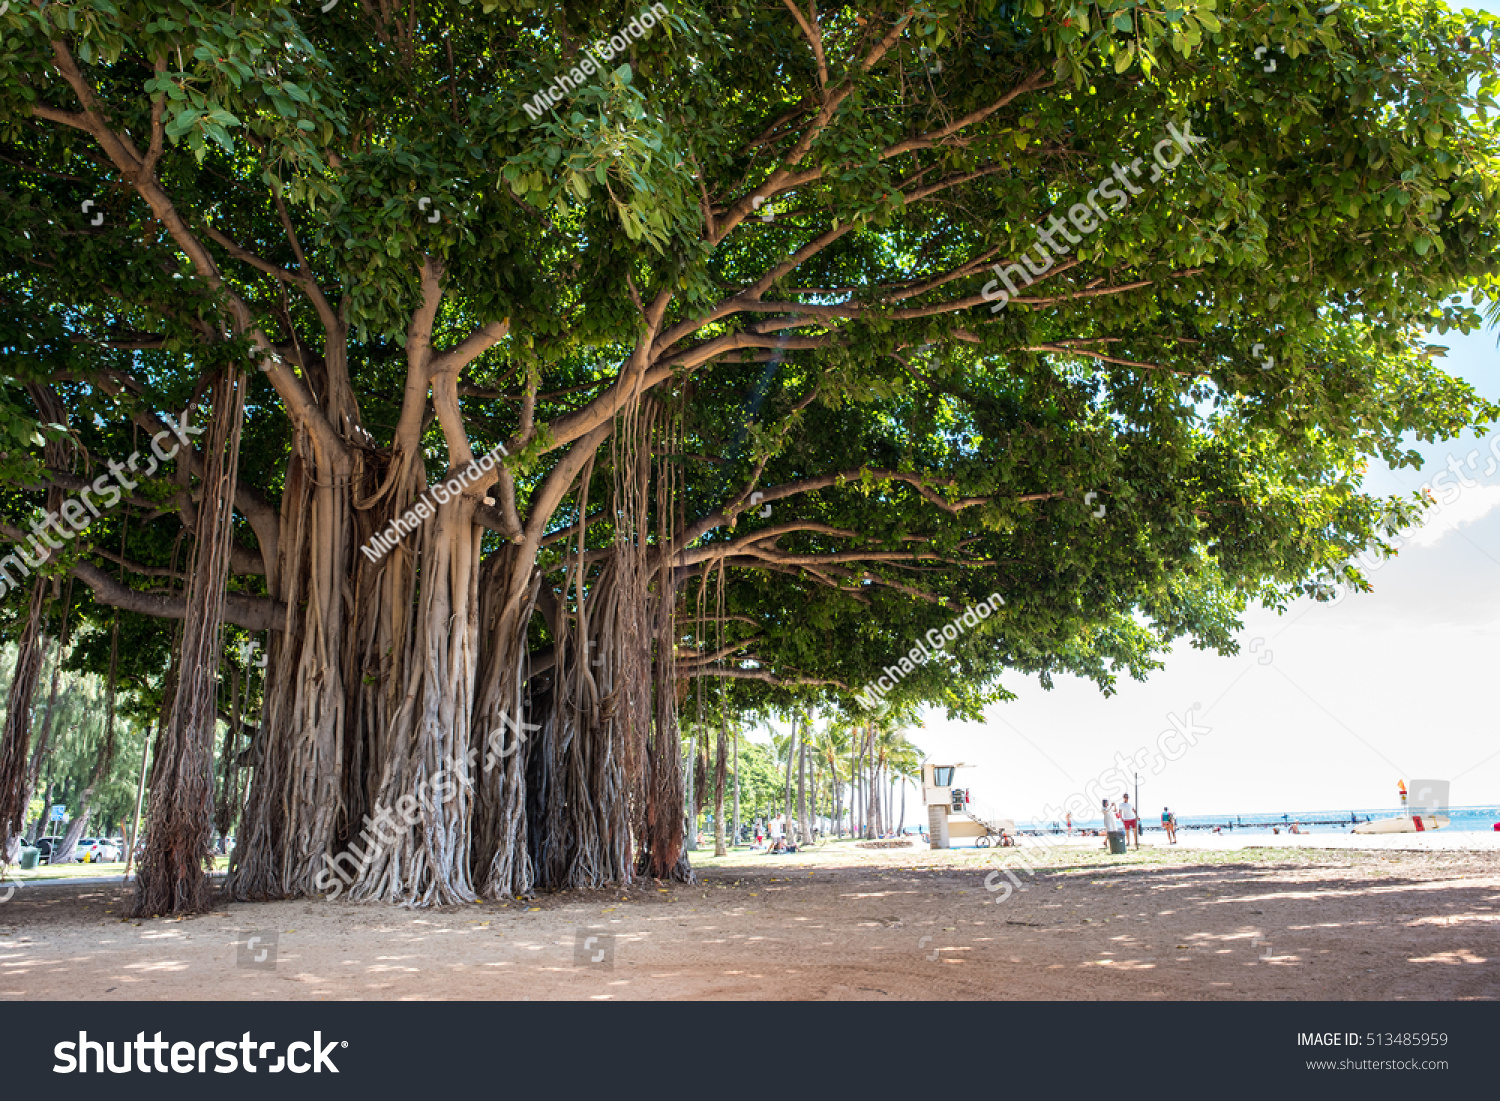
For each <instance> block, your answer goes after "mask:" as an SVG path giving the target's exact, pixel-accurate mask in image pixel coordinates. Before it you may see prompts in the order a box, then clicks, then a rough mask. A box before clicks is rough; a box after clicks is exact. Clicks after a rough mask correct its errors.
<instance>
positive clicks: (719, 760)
mask: <svg viewBox="0 0 1500 1101" xmlns="http://www.w3.org/2000/svg"><path fill="white" fill-rule="evenodd" d="M728 722H729V718H728V716H726V715H725V714H724V707H723V701H722V700H721V701H720V705H719V743H718V752H717V754H715V760H714V855H715V856H728V855H729V850H728V849H727V848H725V847H724V786H725V783H724V782H725V780H727V779H728V769H729V757H728V753H729V738H728V733H727V731H726V730H725V729H724V728H725V726H726V724H727V723H728Z"/></svg>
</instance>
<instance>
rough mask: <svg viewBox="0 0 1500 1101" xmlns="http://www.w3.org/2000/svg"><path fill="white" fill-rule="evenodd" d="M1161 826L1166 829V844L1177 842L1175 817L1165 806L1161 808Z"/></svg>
mask: <svg viewBox="0 0 1500 1101" xmlns="http://www.w3.org/2000/svg"><path fill="white" fill-rule="evenodd" d="M1161 828H1162V829H1164V830H1166V831H1167V844H1168V845H1175V844H1177V818H1176V816H1175V815H1173V814H1172V812H1171V810H1170V809H1168V808H1167V807H1162V808H1161Z"/></svg>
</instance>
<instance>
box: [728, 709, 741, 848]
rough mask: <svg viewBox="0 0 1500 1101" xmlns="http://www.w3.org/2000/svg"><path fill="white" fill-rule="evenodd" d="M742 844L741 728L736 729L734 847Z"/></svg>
mask: <svg viewBox="0 0 1500 1101" xmlns="http://www.w3.org/2000/svg"><path fill="white" fill-rule="evenodd" d="M739 843H740V728H739V727H738V726H735V728H734V839H733V840H732V841H731V842H730V844H732V845H738V844H739Z"/></svg>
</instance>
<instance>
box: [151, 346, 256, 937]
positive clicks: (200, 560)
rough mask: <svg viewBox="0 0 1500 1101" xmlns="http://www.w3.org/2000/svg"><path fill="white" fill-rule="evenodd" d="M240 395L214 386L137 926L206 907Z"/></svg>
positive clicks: (237, 388) (240, 380) (225, 377)
mask: <svg viewBox="0 0 1500 1101" xmlns="http://www.w3.org/2000/svg"><path fill="white" fill-rule="evenodd" d="M245 388H246V380H245V377H244V374H243V373H242V372H241V371H240V370H239V369H238V368H237V367H234V366H230V367H226V368H224V369H223V371H222V372H221V373H220V375H219V377H218V378H217V379H216V380H215V382H214V387H213V407H214V416H213V421H212V422H211V425H210V427H209V430H208V436H207V447H206V453H205V456H204V463H203V479H202V499H201V500H200V502H199V504H198V517H197V525H196V530H195V532H194V547H193V568H192V571H191V574H190V577H189V580H188V587H187V594H186V601H187V613H186V615H185V617H184V619H183V636H182V657H181V661H180V668H181V673H180V675H179V677H178V679H177V693H176V698H175V700H174V702H173V705H172V718H171V721H170V722H169V723H168V725H167V728H166V730H164V731H163V733H162V738H161V746H160V749H159V750H158V752H157V754H156V765H155V767H154V768H153V769H152V777H151V825H150V827H149V828H148V830H147V834H146V850H145V852H144V853H143V854H142V856H141V865H140V870H139V871H138V873H137V875H136V897H135V905H134V907H133V914H134V916H136V917H145V916H153V915H158V914H186V913H202V912H204V911H206V910H208V909H209V908H210V906H211V905H212V903H213V892H212V888H211V886H210V882H209V879H208V876H207V875H206V874H205V870H204V863H205V861H206V860H208V859H209V858H210V856H211V853H212V849H211V844H210V836H211V831H212V820H211V816H212V814H213V794H214V776H213V746H214V725H215V722H216V721H217V709H216V699H215V697H216V695H217V689H218V682H217V677H218V671H219V658H220V646H221V637H220V627H221V625H222V623H223V618H224V599H225V596H226V593H227V583H228V579H229V548H230V536H231V532H232V529H233V526H234V523H233V521H234V516H233V509H234V492H235V485H236V481H237V478H238V473H237V472H238V468H239V451H240V429H241V426H242V424H243V422H244V404H245Z"/></svg>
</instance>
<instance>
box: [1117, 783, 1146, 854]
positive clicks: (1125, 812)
mask: <svg viewBox="0 0 1500 1101" xmlns="http://www.w3.org/2000/svg"><path fill="white" fill-rule="evenodd" d="M1120 821H1121V822H1122V823H1123V824H1124V826H1125V844H1127V845H1128V844H1130V841H1131V838H1132V837H1133V838H1134V839H1135V847H1136V848H1138V849H1139V848H1140V847H1141V831H1140V829H1139V828H1138V827H1139V823H1138V822H1137V821H1136V818H1135V808H1134V807H1132V806H1131V805H1130V794H1129V793H1128V792H1127V793H1126V794H1124V795H1122V796H1120Z"/></svg>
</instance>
